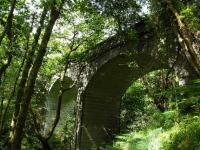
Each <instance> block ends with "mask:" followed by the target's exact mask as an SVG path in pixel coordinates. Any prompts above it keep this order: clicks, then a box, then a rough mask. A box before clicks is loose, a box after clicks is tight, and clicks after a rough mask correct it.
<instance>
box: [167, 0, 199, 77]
mask: <svg viewBox="0 0 200 150" xmlns="http://www.w3.org/2000/svg"><path fill="white" fill-rule="evenodd" d="M165 3H166V4H167V7H168V9H169V10H170V11H171V13H172V14H173V15H174V18H175V20H176V26H177V29H178V40H179V43H180V45H181V48H182V51H183V53H184V54H185V56H186V58H187V60H188V62H189V63H190V65H191V66H192V67H193V68H194V69H195V71H196V72H197V74H198V75H199V76H200V41H199V40H198V39H196V38H195V36H194V35H193V34H192V32H190V31H189V29H188V27H187V25H186V24H185V23H184V22H183V21H182V20H181V16H180V15H179V13H178V11H177V10H176V9H175V8H174V7H173V4H172V2H171V1H170V0H165Z"/></svg>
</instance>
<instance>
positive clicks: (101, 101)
mask: <svg viewBox="0 0 200 150" xmlns="http://www.w3.org/2000/svg"><path fill="white" fill-rule="evenodd" d="M146 57H147V56H146V55H140V59H141V60H143V61H145V59H146ZM149 58H150V57H149ZM152 59H153V58H151V59H146V62H143V63H144V64H146V65H144V66H143V68H140V67H139V66H138V64H132V66H131V62H132V61H133V57H132V56H131V55H125V54H121V55H118V56H116V57H114V58H112V59H111V60H109V61H108V62H107V63H105V64H104V65H102V66H101V67H100V68H99V69H98V71H97V72H96V73H95V74H94V75H93V77H92V79H91V80H90V82H89V83H88V86H87V88H86V90H85V92H84V96H83V99H82V101H83V113H82V124H81V138H80V149H83V150H86V149H92V147H98V146H99V145H103V144H105V143H109V142H111V141H112V139H113V135H115V134H116V133H118V132H119V114H120V102H121V98H122V96H123V94H124V93H125V91H126V89H127V88H128V87H129V86H130V84H131V83H132V82H133V81H134V80H137V79H138V78H139V77H142V76H143V75H145V74H147V73H148V72H151V71H154V70H158V69H162V68H168V66H167V65H161V64H160V63H157V64H155V65H154V66H149V65H148V64H149V62H150V60H151V61H152ZM154 61H156V60H154Z"/></svg>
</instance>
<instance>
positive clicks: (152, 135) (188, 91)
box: [0, 0, 200, 150]
mask: <svg viewBox="0 0 200 150" xmlns="http://www.w3.org/2000/svg"><path fill="white" fill-rule="evenodd" d="M141 22H142V23H143V22H145V28H146V31H148V30H149V29H151V28H152V27H153V28H154V29H155V31H154V34H155V35H156V38H157V39H156V40H157V41H156V42H157V44H158V46H157V47H158V50H157V51H158V53H164V54H166V55H168V54H167V50H168V49H170V48H171V47H173V46H174V45H175V46H174V47H175V49H174V51H176V53H177V58H176V56H175V59H178V55H179V54H181V55H182V56H183V58H184V60H185V61H186V62H188V63H189V67H191V68H193V70H194V72H193V74H192V75H191V78H193V79H194V77H196V78H199V77H200V2H199V1H198V0H191V1H187V0H161V1H160V0H148V1H144V0H41V1H39V0H26V1H24V0H10V1H7V0H1V1H0V149H11V150H20V149H25V150H31V149H45V150H50V149H56V150H57V149H61V150H62V149H73V146H74V130H75V126H74V124H75V120H76V118H75V117H76V115H75V113H76V110H75V107H74V105H75V100H71V99H73V98H71V97H70V96H69V99H70V100H71V101H70V100H69V101H68V102H67V104H62V99H63V97H64V96H66V95H65V94H66V89H65V87H66V86H67V87H70V88H69V91H67V92H69V93H70V92H76V91H75V90H74V89H73V88H74V86H73V83H66V78H65V74H66V72H67V69H68V67H69V64H70V63H72V62H77V61H89V59H91V57H93V56H94V55H95V51H94V50H95V48H96V47H97V46H98V45H99V43H100V44H101V42H102V41H104V40H106V39H109V38H111V37H112V36H113V35H117V37H118V38H120V37H124V36H125V37H126V38H127V39H129V40H135V41H137V36H138V34H137V33H136V31H135V29H134V25H136V24H139V23H141ZM146 31H144V32H146ZM137 42H138V41H137ZM155 55H156V54H155ZM160 59H162V58H160ZM175 63H176V61H175ZM174 65H175V64H172V65H171V68H170V69H163V70H157V71H154V72H151V73H150V74H147V75H144V76H143V77H141V78H140V79H138V80H137V81H134V82H133V84H132V85H131V86H130V87H129V88H128V89H127V92H126V93H125V94H124V96H123V98H122V102H121V110H120V112H121V113H120V128H121V129H120V130H121V133H120V135H116V138H115V140H114V141H113V145H108V146H107V147H105V149H128V150H133V149H135V150H137V149H138V150H145V149H148V150H158V149H162V150H179V149H180V150H193V149H194V150H198V149H200V142H199V141H200V136H199V135H200V119H199V115H200V114H199V113H200V108H199V107H200V97H199V90H200V85H199V84H200V82H199V80H195V81H191V80H190V79H188V80H184V79H182V78H181V77H182V74H181V73H182V72H181V73H179V71H176V70H178V69H177V68H174ZM182 80H184V85H182V84H180V83H182ZM56 82H57V83H58V85H57V91H56V92H55V93H53V92H52V91H51V88H52V87H53V85H54V86H55V83H56ZM69 84H70V85H69ZM70 90H71V91H70ZM73 90H74V91H73ZM52 93H53V94H54V95H53V96H52V95H51V94H52ZM49 95H50V96H52V97H53V98H52V99H53V100H55V101H56V102H57V103H56V104H58V105H56V110H53V115H54V117H53V118H51V119H50V118H48V114H49V113H51V110H50V109H49V108H50V107H51V103H48V102H49V101H51V100H49V99H48V98H49V97H48V96H49ZM53 100H52V101H53ZM65 105H67V106H69V107H68V108H69V111H68V112H65V113H67V114H68V115H67V117H66V118H65V120H64V122H62V125H60V124H59V121H60V120H61V116H62V112H63V111H62V109H63V108H62V107H64V106H65ZM48 119H49V120H48ZM47 122H50V125H48V126H47ZM103 149H104V148H103Z"/></svg>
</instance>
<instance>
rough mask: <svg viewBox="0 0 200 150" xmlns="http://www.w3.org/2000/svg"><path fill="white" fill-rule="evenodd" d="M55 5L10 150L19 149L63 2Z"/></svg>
mask: <svg viewBox="0 0 200 150" xmlns="http://www.w3.org/2000/svg"><path fill="white" fill-rule="evenodd" d="M55 4H56V2H55V1H54V3H53V5H52V8H51V16H50V20H49V23H48V25H47V27H46V30H45V33H44V36H43V38H42V42H41V45H40V47H39V50H38V54H37V56H36V59H35V61H34V64H33V67H32V69H31V71H30V75H29V77H28V79H27V86H26V88H25V92H24V96H23V98H22V100H21V104H20V110H19V113H18V116H17V118H16V127H15V128H14V130H13V135H12V136H11V150H20V149H21V141H22V137H23V128H24V126H25V121H26V117H27V113H28V110H29V105H30V102H31V98H32V95H33V92H34V87H35V81H36V78H37V74H38V72H39V69H40V67H41V65H42V61H43V58H44V55H45V53H46V48H47V44H48V41H49V39H50V36H51V33H52V29H53V27H54V24H55V22H56V20H57V19H58V18H59V15H60V10H61V8H62V6H63V4H64V0H63V1H62V3H61V4H60V6H59V7H57V6H56V5H55Z"/></svg>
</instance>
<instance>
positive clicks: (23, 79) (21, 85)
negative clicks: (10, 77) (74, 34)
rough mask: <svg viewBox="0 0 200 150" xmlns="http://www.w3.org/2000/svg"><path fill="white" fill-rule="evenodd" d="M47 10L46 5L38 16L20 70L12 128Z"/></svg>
mask: <svg viewBox="0 0 200 150" xmlns="http://www.w3.org/2000/svg"><path fill="white" fill-rule="evenodd" d="M47 12H48V9H47V8H46V7H44V9H43V12H42V15H41V18H40V23H39V27H38V29H37V31H36V34H35V36H34V42H33V44H32V48H31V50H30V51H28V55H27V60H26V64H25V66H24V69H23V72H22V77H21V80H20V83H19V86H18V90H17V98H16V102H15V112H14V115H13V119H12V128H15V125H16V117H17V115H18V113H19V109H20V102H21V99H22V97H23V95H24V88H25V85H26V82H27V79H28V73H29V70H30V68H31V65H32V63H33V56H34V54H35V51H36V48H37V45H38V40H39V37H40V35H41V31H42V28H43V26H44V21H45V18H46V14H47Z"/></svg>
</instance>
